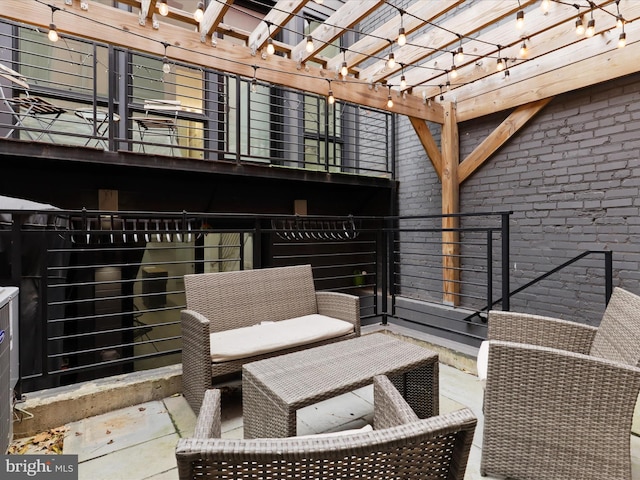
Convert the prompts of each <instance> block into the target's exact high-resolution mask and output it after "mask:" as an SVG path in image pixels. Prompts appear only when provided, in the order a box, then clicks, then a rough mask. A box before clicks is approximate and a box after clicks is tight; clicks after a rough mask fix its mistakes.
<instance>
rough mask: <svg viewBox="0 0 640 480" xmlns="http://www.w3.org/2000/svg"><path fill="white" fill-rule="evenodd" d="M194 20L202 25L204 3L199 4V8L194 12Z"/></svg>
mask: <svg viewBox="0 0 640 480" xmlns="http://www.w3.org/2000/svg"><path fill="white" fill-rule="evenodd" d="M193 18H194V20H195V21H196V22H198V23H200V22H201V21H202V19H203V18H204V3H202V2H198V7H197V8H196V11H195V12H193Z"/></svg>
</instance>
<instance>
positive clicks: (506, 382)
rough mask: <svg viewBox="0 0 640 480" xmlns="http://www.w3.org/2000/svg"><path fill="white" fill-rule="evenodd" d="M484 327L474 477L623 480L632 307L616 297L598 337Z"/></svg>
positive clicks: (636, 343)
mask: <svg viewBox="0 0 640 480" xmlns="http://www.w3.org/2000/svg"><path fill="white" fill-rule="evenodd" d="M488 327H489V331H488V339H489V358H488V372H487V384H486V390H485V399H484V439H483V446H482V460H481V466H480V471H481V473H482V475H487V474H489V475H501V476H506V477H509V478H516V479H534V478H535V479H536V480H544V479H549V480H558V479H561V478H564V479H577V478H579V479H593V480H602V479H605V478H607V479H614V478H615V479H616V480H625V479H630V478H631V455H630V435H631V423H632V418H633V412H634V407H635V405H636V400H637V398H638V393H639V391H640V368H638V367H639V363H638V362H639V361H640V297H638V296H637V295H634V294H632V293H630V292H627V291H625V290H622V289H620V288H616V289H614V292H613V295H612V297H611V299H610V301H609V304H608V306H607V308H606V310H605V313H604V316H603V318H602V322H601V324H600V326H599V327H598V328H596V327H591V326H585V325H582V324H578V323H575V322H567V321H563V320H558V319H553V318H548V317H541V316H536V315H526V314H518V313H513V312H499V311H491V312H490V313H489V324H488Z"/></svg>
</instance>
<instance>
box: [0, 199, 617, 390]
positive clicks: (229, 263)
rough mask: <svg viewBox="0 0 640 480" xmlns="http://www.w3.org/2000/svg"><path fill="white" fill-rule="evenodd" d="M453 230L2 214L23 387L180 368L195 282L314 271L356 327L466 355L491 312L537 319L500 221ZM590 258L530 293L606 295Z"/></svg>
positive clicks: (417, 224) (141, 215) (420, 223)
mask: <svg viewBox="0 0 640 480" xmlns="http://www.w3.org/2000/svg"><path fill="white" fill-rule="evenodd" d="M456 217H457V226H456V228H442V222H443V218H444V217H442V216H420V217H417V216H416V217H357V216H342V217H329V216H324V217H323V216H311V215H310V216H301V215H295V216H291V215H276V216H273V215H238V214H209V213H190V212H106V211H89V210H79V211H78V210H74V211H67V210H57V209H52V210H40V211H31V210H11V211H9V210H5V211H0V282H1V283H0V285H14V286H18V287H19V288H20V301H21V309H20V326H21V330H20V333H19V343H20V345H22V346H23V347H24V348H21V350H20V351H21V352H22V353H21V357H22V358H21V363H20V369H21V380H22V382H21V385H22V387H23V389H24V390H25V391H33V390H37V389H42V388H48V387H52V386H58V385H66V384H73V383H76V382H80V381H83V380H88V379H94V378H101V377H105V376H111V375H115V374H119V373H128V372H133V371H137V370H145V369H149V368H155V367H159V366H164V365H170V364H175V363H180V362H181V350H182V346H181V341H182V339H181V327H180V311H181V310H182V309H184V308H185V305H186V301H185V292H184V276H185V275H188V274H193V273H208V272H222V271H233V270H241V269H250V268H266V267H273V266H285V265H299V264H311V265H312V268H313V275H314V281H315V284H316V288H317V289H319V290H331V291H339V292H344V293H350V294H353V295H357V296H359V298H360V306H361V311H360V314H361V319H362V321H363V323H364V324H370V323H383V324H384V323H388V322H395V323H400V324H405V325H408V326H410V327H412V328H417V329H421V330H425V331H427V332H435V333H438V334H442V335H445V336H447V337H452V336H454V337H456V338H459V339H461V340H464V339H466V340H464V341H467V342H469V343H472V344H473V343H474V342H479V341H480V340H482V339H483V338H485V337H486V328H487V325H486V322H485V320H486V318H485V316H484V312H486V310H487V306H492V307H493V308H501V309H503V310H508V309H509V308H510V303H509V301H511V303H512V304H513V305H516V306H517V308H519V309H521V308H522V309H523V310H526V309H527V308H529V309H533V310H534V311H539V310H540V308H542V307H541V306H540V302H542V303H544V301H545V300H546V298H548V297H545V298H536V296H535V295H534V294H530V293H528V292H529V290H530V289H531V288H532V287H531V285H532V283H533V281H529V280H531V279H527V281H524V277H523V276H522V271H521V269H516V268H515V265H513V266H511V265H510V262H509V235H510V233H509V229H508V228H506V227H505V226H508V222H509V213H500V214H490V215H481V214H478V215H462V214H461V215H458V216H456ZM451 247H455V248H451ZM589 253H591V254H593V253H596V254H597V253H602V252H589ZM589 257H593V255H586V254H585V255H582V256H580V257H579V258H578V257H577V258H576V259H573V260H571V261H569V262H566V264H565V265H561V267H559V268H557V269H554V270H553V271H550V272H549V274H548V275H544V276H543V278H540V279H536V280H535V281H536V282H537V285H536V291H537V290H539V289H541V291H543V292H544V291H546V290H548V291H549V295H551V293H552V292H553V289H555V290H558V289H560V288H569V286H570V287H571V288H577V289H579V290H580V289H581V288H580V286H579V281H582V283H583V284H584V285H589V289H587V290H585V292H584V295H585V299H586V300H588V299H589V298H590V297H589V296H590V295H592V292H593V291H595V290H597V289H598V288H601V286H602V285H603V284H605V286H606V288H607V289H608V291H610V289H611V281H610V278H611V264H610V263H611V257H610V255H609V256H607V255H605V258H608V259H609V260H608V262H609V263H606V264H605V268H604V269H603V268H602V265H601V264H600V262H598V261H594V260H590V259H589ZM607 265H608V266H607ZM538 270H540V268H538ZM547 270H548V269H547ZM515 280H517V281H518V283H520V284H522V285H523V286H522V287H519V288H516V289H513V290H511V289H510V284H511V283H512V282H513V281H515ZM549 282H551V283H549ZM562 285H564V286H562ZM545 289H546V290H545ZM498 292H500V293H498ZM504 292H507V295H504ZM212 301H215V299H212ZM587 304H588V302H585V303H584V305H581V309H582V310H581V311H586V310H585V308H586V307H585V306H586V305H587ZM596 308H599V306H598V307H596Z"/></svg>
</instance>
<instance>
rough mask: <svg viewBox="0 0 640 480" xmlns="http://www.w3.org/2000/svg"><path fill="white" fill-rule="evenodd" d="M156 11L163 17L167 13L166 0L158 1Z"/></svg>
mask: <svg viewBox="0 0 640 480" xmlns="http://www.w3.org/2000/svg"><path fill="white" fill-rule="evenodd" d="M158 12H160V15H162V16H163V17H166V16H167V15H169V5H167V0H160V1H159V2H158Z"/></svg>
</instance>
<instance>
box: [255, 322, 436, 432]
mask: <svg viewBox="0 0 640 480" xmlns="http://www.w3.org/2000/svg"><path fill="white" fill-rule="evenodd" d="M376 375H387V376H388V377H389V379H390V380H391V381H392V382H393V383H394V385H395V386H396V388H397V389H398V391H399V392H400V393H402V395H403V396H404V398H405V399H406V400H407V402H408V403H409V405H411V407H412V408H413V409H414V411H415V412H416V414H417V415H418V416H419V417H420V418H427V417H430V416H433V415H437V414H438V393H439V392H438V354H437V353H435V352H432V351H430V350H427V349H426V348H422V347H419V346H418V345H414V344H412V343H409V342H405V341H402V340H398V339H396V338H394V337H392V336H390V335H385V334H382V333H374V334H370V335H364V336H362V337H358V338H353V339H350V340H344V341H342V342H336V343H332V344H329V345H323V346H320V347H315V348H310V349H307V350H302V351H298V352H294V353H289V354H286V355H280V356H277V357H273V358H268V359H266V360H259V361H257V362H252V363H248V364H245V365H244V366H243V371H242V405H243V419H244V420H243V423H244V437H245V438H274V437H291V436H294V435H296V423H297V421H296V420H297V419H296V411H297V410H298V409H300V408H303V407H306V406H309V405H312V404H314V403H317V402H320V401H322V400H325V399H327V398H331V397H335V396H338V395H341V394H343V393H346V392H350V391H352V390H355V389H357V388H360V387H363V386H365V385H369V384H371V383H373V377H374V376H376Z"/></svg>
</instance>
